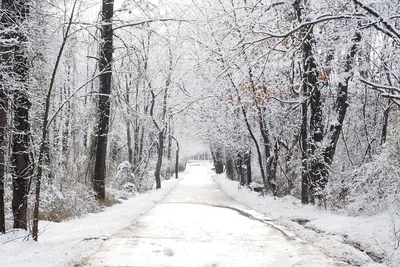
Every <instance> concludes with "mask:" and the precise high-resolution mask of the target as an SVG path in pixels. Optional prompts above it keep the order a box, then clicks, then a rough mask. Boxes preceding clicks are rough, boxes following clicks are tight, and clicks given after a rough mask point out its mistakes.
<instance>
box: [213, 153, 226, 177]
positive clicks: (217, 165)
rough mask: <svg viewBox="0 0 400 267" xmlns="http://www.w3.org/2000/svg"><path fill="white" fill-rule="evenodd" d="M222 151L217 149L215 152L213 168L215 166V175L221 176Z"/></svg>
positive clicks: (222, 167) (222, 168) (222, 169)
mask: <svg viewBox="0 0 400 267" xmlns="http://www.w3.org/2000/svg"><path fill="white" fill-rule="evenodd" d="M222 154H223V153H222V150H221V149H220V148H217V151H215V154H214V157H215V159H214V166H215V173H216V174H221V173H223V172H224V162H223V155H222Z"/></svg>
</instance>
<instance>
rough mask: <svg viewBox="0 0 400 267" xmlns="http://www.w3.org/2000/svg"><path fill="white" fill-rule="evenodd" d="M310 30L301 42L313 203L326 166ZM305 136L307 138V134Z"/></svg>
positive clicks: (318, 91) (310, 185) (309, 182)
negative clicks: (308, 112) (321, 150)
mask: <svg viewBox="0 0 400 267" xmlns="http://www.w3.org/2000/svg"><path fill="white" fill-rule="evenodd" d="M312 30H313V29H312V28H310V29H309V30H308V34H307V36H306V38H305V40H304V42H303V57H304V59H303V62H304V65H303V70H304V74H303V87H304V95H305V96H308V95H310V107H311V114H310V136H309V138H310V140H309V143H308V146H309V147H308V148H307V149H308V153H307V155H306V156H307V157H308V159H307V162H306V164H307V165H308V166H307V167H308V171H307V179H308V190H309V191H308V194H309V197H310V199H309V200H310V201H311V203H314V195H315V185H316V184H318V183H319V180H320V179H323V173H322V172H324V170H325V168H326V167H325V164H324V159H323V157H322V156H321V155H320V150H319V148H320V146H321V144H322V139H323V120H322V103H321V91H320V87H319V84H318V72H317V65H316V63H315V59H314V51H313V43H314V37H313V32H312ZM303 108H307V107H303ZM304 115H305V116H303V119H304V120H307V114H304ZM305 137H306V138H308V136H305ZM305 145H307V144H305ZM304 160H305V159H304Z"/></svg>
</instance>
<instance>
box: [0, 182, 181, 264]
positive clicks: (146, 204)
mask: <svg viewBox="0 0 400 267" xmlns="http://www.w3.org/2000/svg"><path fill="white" fill-rule="evenodd" d="M177 182H178V181H177V180H170V181H162V189H160V190H153V191H150V192H147V193H145V194H140V195H139V194H138V195H136V196H135V197H133V198H131V199H128V200H125V201H123V202H122V203H121V204H116V205H114V206H112V207H109V208H106V209H105V210H104V211H103V212H100V213H96V214H88V215H85V216H83V217H81V218H78V219H74V220H71V221H66V222H62V223H53V222H45V221H41V222H40V224H39V227H40V230H39V231H40V236H39V242H35V241H33V240H29V241H26V240H25V239H26V238H27V237H29V234H28V233H27V232H25V231H9V232H8V233H7V234H5V235H0V266H1V267H36V266H37V267H39V266H40V267H50V266H55V267H62V266H75V265H76V264H78V263H79V262H80V260H82V258H84V257H88V256H89V255H90V254H92V253H94V252H96V251H97V250H99V248H100V246H101V245H102V244H103V243H104V240H105V239H107V238H109V237H111V236H112V235H114V234H116V233H117V232H119V231H121V230H122V229H124V228H126V227H128V226H129V225H131V224H132V222H133V221H134V220H136V219H137V218H138V217H140V216H141V215H143V214H144V213H146V212H148V211H149V210H150V209H152V208H153V207H154V206H156V204H157V203H158V202H159V201H161V200H162V199H163V198H164V197H165V195H167V194H168V193H169V192H170V191H171V190H172V189H173V188H174V187H175V185H176V184H177Z"/></svg>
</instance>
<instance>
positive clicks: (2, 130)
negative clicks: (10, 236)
mask: <svg viewBox="0 0 400 267" xmlns="http://www.w3.org/2000/svg"><path fill="white" fill-rule="evenodd" d="M0 60H1V57H0ZM0 75H1V74H0ZM3 82H4V81H3V79H2V77H1V76H0V233H3V234H5V233H6V221H5V210H4V193H5V191H4V190H5V176H6V157H5V150H6V134H7V133H6V129H7V111H8V99H7V93H6V91H5V90H6V89H5V88H4V87H3Z"/></svg>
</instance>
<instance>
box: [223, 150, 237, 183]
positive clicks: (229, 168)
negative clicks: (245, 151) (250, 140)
mask: <svg viewBox="0 0 400 267" xmlns="http://www.w3.org/2000/svg"><path fill="white" fill-rule="evenodd" d="M225 166H226V177H227V178H228V179H229V180H232V181H233V180H235V166H234V160H233V158H232V156H231V155H230V153H227V155H226V164H225Z"/></svg>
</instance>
